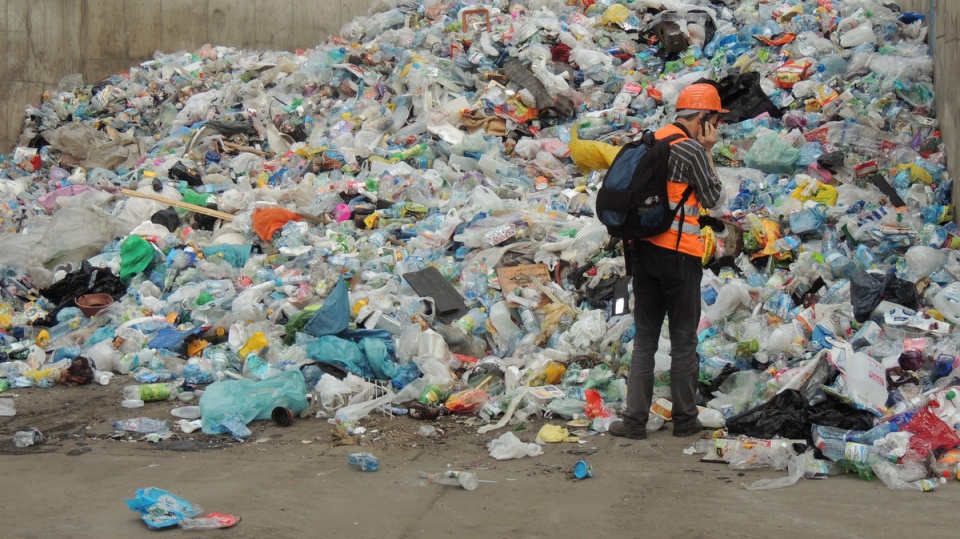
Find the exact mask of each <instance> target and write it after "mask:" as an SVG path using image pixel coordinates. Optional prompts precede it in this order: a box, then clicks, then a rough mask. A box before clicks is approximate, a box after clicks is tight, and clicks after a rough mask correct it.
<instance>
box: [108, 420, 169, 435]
mask: <svg viewBox="0 0 960 539" xmlns="http://www.w3.org/2000/svg"><path fill="white" fill-rule="evenodd" d="M113 428H115V429H118V430H125V431H127V432H137V433H140V434H148V433H151V432H166V431H168V430H170V429H169V428H168V427H167V422H166V421H160V420H158V419H150V418H149V417H135V418H132V419H122V420H120V421H114V422H113Z"/></svg>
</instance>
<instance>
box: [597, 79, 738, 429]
mask: <svg viewBox="0 0 960 539" xmlns="http://www.w3.org/2000/svg"><path fill="white" fill-rule="evenodd" d="M724 112H727V111H726V110H724V109H723V108H721V106H720V95H719V94H718V93H717V90H716V88H714V87H713V86H711V85H709V84H693V85H690V86H688V87H687V88H685V89H684V90H683V91H682V92H680V95H679V97H678V98H677V118H676V121H675V122H674V123H672V124H670V125H667V126H665V127H662V128H661V129H659V130H658V131H657V132H656V133H654V136H655V137H656V138H657V140H660V139H664V138H666V137H668V136H670V135H674V134H680V135H681V137H680V138H679V139H677V140H674V141H673V142H671V144H670V158H669V161H668V163H667V168H668V177H667V180H668V181H667V195H668V197H669V199H670V205H671V207H672V208H676V207H677V206H678V205H679V204H680V202H681V200H682V199H683V194H684V191H685V190H686V189H687V188H688V187H692V188H693V192H692V193H691V194H690V196H689V197H688V198H687V201H686V203H685V204H683V207H682V208H680V209H679V211H678V212H677V217H676V219H675V220H674V223H673V226H671V228H670V230H667V231H666V232H664V233H663V234H660V235H657V236H653V237H651V238H649V239H647V240H641V241H638V242H634V244H633V245H632V249H631V250H630V252H629V253H628V254H627V256H632V257H633V258H632V268H633V293H634V320H635V323H636V328H637V332H636V337H635V339H634V341H633V356H632V358H631V361H630V371H629V375H628V379H627V404H626V411H625V412H624V414H623V420H622V421H615V422H613V423H612V424H611V425H610V434H613V435H614V436H625V437H627V438H631V439H634V440H642V439H644V438H646V437H647V432H646V425H647V419H648V417H649V415H650V405H651V402H652V399H653V366H654V354H655V353H656V352H657V346H658V344H659V337H660V330H661V328H662V327H663V319H664V316H666V317H667V320H668V324H669V330H670V345H671V352H670V357H671V365H670V393H671V396H672V397H671V398H672V401H673V425H674V426H673V435H674V436H690V435H692V434H696V433H698V432H700V430H701V429H702V427H701V425H700V421H699V420H698V419H697V415H698V414H697V405H696V397H697V381H698V378H699V373H700V360H699V357H698V356H697V351H696V348H697V325H698V324H699V322H700V279H701V277H702V276H703V266H702V265H701V258H702V257H703V243H702V242H701V241H700V225H699V215H700V206H703V207H704V208H714V207H716V206H717V205H718V204H720V203H721V202H722V200H721V195H722V193H723V190H722V186H721V184H720V178H719V177H718V176H717V170H716V167H715V166H714V164H713V157H712V156H711V154H710V150H711V149H712V148H713V146H714V144H716V143H717V124H718V123H719V122H720V113H724Z"/></svg>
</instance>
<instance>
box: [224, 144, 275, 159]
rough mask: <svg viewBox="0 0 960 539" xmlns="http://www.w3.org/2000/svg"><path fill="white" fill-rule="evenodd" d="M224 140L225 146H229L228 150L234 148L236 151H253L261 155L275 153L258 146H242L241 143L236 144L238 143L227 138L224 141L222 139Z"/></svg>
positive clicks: (267, 155) (266, 155)
mask: <svg viewBox="0 0 960 539" xmlns="http://www.w3.org/2000/svg"><path fill="white" fill-rule="evenodd" d="M222 142H223V146H224V147H225V148H227V149H228V150H234V151H237V152H248V153H252V154H255V155H259V156H260V157H270V156H271V155H273V154H272V153H267V152H265V151H263V150H258V149H256V148H251V147H250V146H241V145H240V144H236V143H233V142H229V141H226V140H224V141H222Z"/></svg>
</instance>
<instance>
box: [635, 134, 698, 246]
mask: <svg viewBox="0 0 960 539" xmlns="http://www.w3.org/2000/svg"><path fill="white" fill-rule="evenodd" d="M674 134H678V135H681V138H678V139H676V140H674V141H672V142H671V143H670V145H671V146H673V145H674V144H676V143H678V142H680V141H682V140H686V139H687V138H689V137H687V133H686V132H685V131H684V130H683V129H681V128H680V127H678V126H677V125H675V124H670V125H666V126H664V127H661V128H660V129H658V130H657V131H656V133H654V134H653V135H654V137H655V138H656V139H657V140H660V139H663V138H666V137H669V136H670V135H674ZM672 180H673V179H672V178H667V198H668V199H669V200H670V206H671V209H672V208H675V207H677V205H678V204H680V201H681V200H682V199H683V192H684V191H686V189H687V187H688V186H689V184H687V183H683V182H676V181H672ZM681 217H682V218H683V219H682V227H681ZM681 228H682V233H681ZM678 237H679V240H680V242H679V244H678V243H677V238H678ZM646 241H649V242H650V243H653V244H654V245H659V246H660V247H663V248H665V249H670V250H671V251H673V250H678V251H680V252H681V253H686V254H688V255H690V256H695V257H697V258H703V242H702V241H701V240H700V203H699V202H698V201H697V192H696V190H694V191H693V192H691V193H690V196H689V197H688V198H687V202H686V203H685V204H684V205H683V208H682V209H681V210H680V211H678V212H677V216H676V218H675V219H674V221H673V225H672V226H671V227H670V230H667V231H666V232H664V233H662V234H658V235H656V236H653V237H652V238H648V239H647V240H646Z"/></svg>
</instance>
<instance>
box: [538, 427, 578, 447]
mask: <svg viewBox="0 0 960 539" xmlns="http://www.w3.org/2000/svg"><path fill="white" fill-rule="evenodd" d="M579 439H580V438H577V437H576V436H570V431H568V430H567V429H565V428H564V427H561V426H559V425H544V426H543V427H542V428H541V429H540V432H538V433H537V441H538V442H545V443H548V444H555V443H559V442H576V441H578V440H579Z"/></svg>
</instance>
